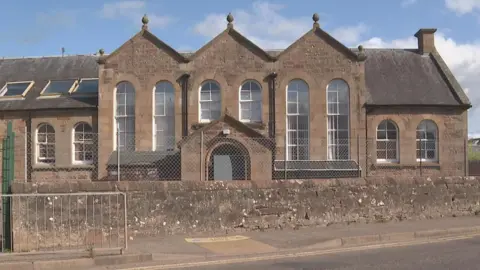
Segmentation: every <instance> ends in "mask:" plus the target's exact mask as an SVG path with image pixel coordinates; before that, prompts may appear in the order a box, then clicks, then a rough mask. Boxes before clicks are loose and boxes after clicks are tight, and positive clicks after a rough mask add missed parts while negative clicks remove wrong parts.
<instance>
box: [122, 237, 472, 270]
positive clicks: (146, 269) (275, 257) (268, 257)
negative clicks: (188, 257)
mask: <svg viewBox="0 0 480 270" xmlns="http://www.w3.org/2000/svg"><path fill="white" fill-rule="evenodd" d="M479 235H480V234H478V233H475V234H469V235H464V236H457V237H445V238H438V239H427V240H420V241H410V242H401V243H386V244H375V245H369V246H360V247H347V248H337V249H330V250H318V251H307V252H298V253H288V254H278V255H265V256H256V257H250V258H234V259H225V260H216V261H206V262H191V263H178V264H166V265H157V266H145V267H134V268H128V269H123V270H160V269H176V268H185V267H198V266H211V265H224V264H235V263H245V262H257V261H268V260H278V259H287V258H299V257H308V256H318V255H327V254H334V253H342V252H349V251H362V250H371V249H379V248H389V247H403V246H413V245H421V244H430V243H439V242H446V241H453V240H461V239H468V238H472V237H475V236H479Z"/></svg>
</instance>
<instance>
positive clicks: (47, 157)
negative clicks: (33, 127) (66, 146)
mask: <svg viewBox="0 0 480 270" xmlns="http://www.w3.org/2000/svg"><path fill="white" fill-rule="evenodd" d="M36 152H37V162H38V163H48V164H53V163H55V129H54V128H53V127H52V126H51V125H49V124H40V126H39V127H38V129H37V147H36Z"/></svg>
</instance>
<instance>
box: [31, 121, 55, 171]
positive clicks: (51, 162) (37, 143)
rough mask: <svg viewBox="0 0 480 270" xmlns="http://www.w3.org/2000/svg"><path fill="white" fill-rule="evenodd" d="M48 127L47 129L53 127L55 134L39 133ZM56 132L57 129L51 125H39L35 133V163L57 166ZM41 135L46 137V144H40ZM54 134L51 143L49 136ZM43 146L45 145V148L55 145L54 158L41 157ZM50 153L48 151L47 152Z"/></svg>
mask: <svg viewBox="0 0 480 270" xmlns="http://www.w3.org/2000/svg"><path fill="white" fill-rule="evenodd" d="M44 126H46V127H47V128H48V127H51V128H52V129H53V133H49V132H39V130H40V128H42V127H44ZM55 133H56V131H55V128H54V127H53V126H52V125H51V124H49V123H41V124H40V125H38V127H37V129H36V131H35V157H36V158H35V163H36V164H41V165H54V164H55V161H56V157H55V156H56V145H55V142H56V134H55ZM41 134H44V135H45V142H40V141H39V140H38V137H39V135H41ZM51 134H53V142H49V135H51ZM41 145H44V146H46V147H47V146H52V145H53V157H48V156H45V157H42V156H40V146H41ZM47 153H48V151H47Z"/></svg>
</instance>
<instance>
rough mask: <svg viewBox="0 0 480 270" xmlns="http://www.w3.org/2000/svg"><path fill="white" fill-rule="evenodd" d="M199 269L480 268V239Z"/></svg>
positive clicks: (370, 269)
mask: <svg viewBox="0 0 480 270" xmlns="http://www.w3.org/2000/svg"><path fill="white" fill-rule="evenodd" d="M186 269H191V270H193V269H195V270H220V269H222V270H244V269H248V270H257V269H259V270H260V269H261V270H287V269H312V270H313V269H315V270H317V269H319V270H322V269H332V270H336V269H338V270H340V269H342V270H350V269H352V270H353V269H355V270H377V269H388V270H397V269H402V270H403V269H405V270H443V269H455V270H457V269H462V270H469V269H472V270H477V269H480V237H475V238H469V239H462V240H455V241H447V242H439V243H430V244H421V245H414V246H403V247H392V248H382V249H373V250H364V251H354V252H353V251H352V252H344V253H337V254H328V255H319V256H312V257H300V258H288V259H279V260H275V261H258V262H250V263H248V262H247V263H241V264H230V265H215V266H204V267H193V268H186Z"/></svg>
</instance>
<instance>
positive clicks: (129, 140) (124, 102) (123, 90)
mask: <svg viewBox="0 0 480 270" xmlns="http://www.w3.org/2000/svg"><path fill="white" fill-rule="evenodd" d="M115 101H116V105H117V106H116V110H115V120H116V129H117V132H116V133H117V134H116V140H118V141H117V147H118V150H121V151H124V150H127V151H132V150H135V88H134V87H133V85H132V84H131V83H129V82H121V83H119V84H118V85H117V91H116V99H115Z"/></svg>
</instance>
